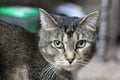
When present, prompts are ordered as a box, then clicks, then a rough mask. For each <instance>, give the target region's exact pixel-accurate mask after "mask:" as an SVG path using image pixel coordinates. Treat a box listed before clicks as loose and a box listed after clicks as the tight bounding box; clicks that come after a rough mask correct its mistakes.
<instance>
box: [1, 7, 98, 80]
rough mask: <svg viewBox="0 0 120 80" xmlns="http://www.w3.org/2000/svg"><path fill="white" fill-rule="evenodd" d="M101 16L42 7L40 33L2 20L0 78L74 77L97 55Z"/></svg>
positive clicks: (47, 79)
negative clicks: (61, 12)
mask: <svg viewBox="0 0 120 80" xmlns="http://www.w3.org/2000/svg"><path fill="white" fill-rule="evenodd" d="M98 18H99V12H93V13H90V14H88V15H87V16H85V17H83V18H78V17H67V16H58V15H51V14H49V13H48V12H46V11H45V10H43V9H41V8H40V29H39V30H38V32H37V33H31V32H29V31H26V30H25V29H24V28H22V27H19V26H17V25H13V24H9V23H6V22H4V21H2V20H0V78H1V80H73V75H75V73H76V72H77V71H78V70H79V69H80V68H82V67H83V66H85V65H86V64H87V63H88V62H89V61H90V60H91V58H92V56H93V55H94V51H95V45H96V31H97V22H98Z"/></svg>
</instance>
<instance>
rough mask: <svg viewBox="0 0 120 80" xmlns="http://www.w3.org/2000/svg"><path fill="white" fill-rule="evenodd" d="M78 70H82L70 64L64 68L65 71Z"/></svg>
mask: <svg viewBox="0 0 120 80" xmlns="http://www.w3.org/2000/svg"><path fill="white" fill-rule="evenodd" d="M78 68H80V66H79V65H71V64H69V65H66V66H63V69H64V70H67V71H73V70H75V69H78Z"/></svg>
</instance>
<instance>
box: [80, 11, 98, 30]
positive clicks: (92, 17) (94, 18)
mask: <svg viewBox="0 0 120 80" xmlns="http://www.w3.org/2000/svg"><path fill="white" fill-rule="evenodd" d="M99 15H100V12H99V11H96V12H92V13H90V14H88V15H87V16H85V17H84V18H83V19H82V21H81V22H80V24H83V25H84V24H85V25H86V27H87V28H89V29H90V30H93V31H96V29H97V23H98V19H99Z"/></svg>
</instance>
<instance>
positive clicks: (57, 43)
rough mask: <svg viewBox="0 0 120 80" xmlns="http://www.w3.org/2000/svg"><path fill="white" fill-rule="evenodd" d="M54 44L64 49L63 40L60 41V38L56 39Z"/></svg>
mask: <svg viewBox="0 0 120 80" xmlns="http://www.w3.org/2000/svg"><path fill="white" fill-rule="evenodd" d="M54 45H55V47H56V48H58V49H63V48H64V45H63V43H62V42H61V41H59V40H55V41H54Z"/></svg>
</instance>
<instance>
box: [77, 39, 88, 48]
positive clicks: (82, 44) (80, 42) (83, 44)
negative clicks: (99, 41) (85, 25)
mask: <svg viewBox="0 0 120 80" xmlns="http://www.w3.org/2000/svg"><path fill="white" fill-rule="evenodd" d="M85 45H86V40H80V41H78V43H77V45H76V48H83V47H84V46H85Z"/></svg>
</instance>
